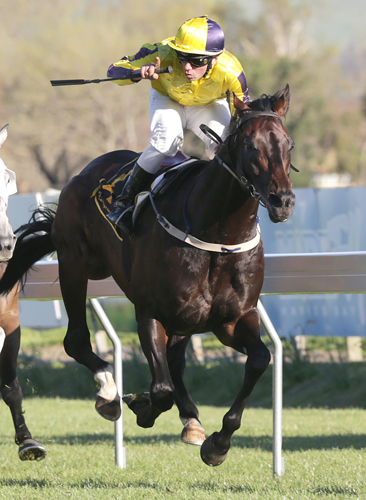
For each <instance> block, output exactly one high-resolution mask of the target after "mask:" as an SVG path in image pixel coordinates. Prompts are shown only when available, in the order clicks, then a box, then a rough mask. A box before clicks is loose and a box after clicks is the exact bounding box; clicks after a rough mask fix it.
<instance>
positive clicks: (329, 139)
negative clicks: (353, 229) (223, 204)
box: [0, 0, 366, 192]
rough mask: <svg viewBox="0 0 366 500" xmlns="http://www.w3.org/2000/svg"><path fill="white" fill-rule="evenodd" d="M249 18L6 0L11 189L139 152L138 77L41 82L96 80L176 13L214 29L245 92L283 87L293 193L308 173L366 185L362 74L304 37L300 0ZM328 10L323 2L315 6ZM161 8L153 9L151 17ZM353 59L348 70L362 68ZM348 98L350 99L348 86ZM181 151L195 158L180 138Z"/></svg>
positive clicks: (193, 5)
mask: <svg viewBox="0 0 366 500" xmlns="http://www.w3.org/2000/svg"><path fill="white" fill-rule="evenodd" d="M261 5H262V9H261V11H259V12H258V15H256V16H253V15H249V11H248V7H249V4H243V3H242V2H238V3H237V4H236V3H235V2H234V1H231V0H225V1H221V2H218V1H215V0H211V1H210V0H200V1H199V2H194V1H193V0H187V1H186V2H185V4H184V13H183V14H182V8H181V5H180V4H179V3H173V2H170V3H167V2H165V1H164V0H157V1H155V2H153V3H151V2H150V3H149V4H148V8H147V4H146V1H145V0H136V1H135V2H132V3H131V2H120V1H117V0H53V1H52V2H47V1H46V0H37V1H35V0H12V2H7V8H6V9H2V13H1V16H0V32H1V44H0V60H1V65H0V81H1V85H0V108H1V116H0V117H1V124H2V125H3V124H5V123H7V122H9V123H10V129H9V139H8V141H7V143H6V147H4V149H3V150H2V157H3V159H4V161H5V162H6V163H7V164H8V166H9V167H10V168H12V169H14V170H16V172H17V174H18V185H19V190H20V191H21V192H28V191H39V190H44V189H46V188H47V187H56V188H60V187H62V186H63V185H64V184H65V183H66V182H67V180H68V179H69V178H70V177H71V176H72V175H74V174H75V173H77V172H79V171H80V170H81V169H82V168H83V167H84V166H85V165H86V164H87V163H88V161H90V160H91V159H93V158H94V157H96V156H98V155H100V154H103V153H105V152H107V151H111V150H114V149H124V148H125V149H132V150H137V151H142V150H143V149H145V147H146V145H147V141H148V138H149V122H148V93H149V88H150V86H149V84H148V82H140V83H139V84H138V85H133V86H129V87H124V88H119V87H118V86H117V85H115V84H112V83H103V84H99V85H94V84H93V85H85V86H80V87H75V86H74V87H58V88H54V87H51V85H50V83H49V81H50V80H51V79H64V78H85V79H89V78H103V77H104V76H105V74H106V71H107V68H108V66H109V65H110V64H111V63H112V62H115V61H116V60H118V59H119V58H120V57H121V56H123V55H126V54H128V55H130V54H134V53H135V52H136V51H137V50H138V49H139V47H140V46H141V45H142V44H143V43H145V42H156V41H160V40H162V39H164V38H166V37H168V36H173V35H175V33H176V31H177V28H178V27H179V25H180V24H181V23H182V22H184V21H185V19H186V18H189V17H193V16H198V15H202V14H207V15H209V16H210V17H212V18H214V19H215V20H217V21H218V22H219V23H220V24H221V25H222V27H223V28H224V30H225V32H226V40H227V41H226V46H227V49H228V50H229V51H231V52H232V53H234V54H235V55H236V56H237V57H238V58H239V59H240V60H241V62H242V64H243V67H244V70H245V73H246V75H247V80H248V85H249V89H250V94H251V97H252V98H253V99H254V98H257V97H259V96H260V95H261V94H263V93H267V94H272V93H274V92H276V91H277V90H279V89H280V88H283V87H284V86H285V84H286V83H287V82H288V83H289V84H290V86H291V89H292V104H291V108H290V112H289V114H288V118H287V120H286V126H287V128H288V129H289V131H290V133H291V134H292V135H293V137H294V139H295V142H296V149H295V151H294V156H293V158H294V163H295V164H296V165H297V167H298V168H300V170H301V172H300V174H299V175H296V176H293V180H294V184H295V187H298V186H305V185H309V184H311V182H312V178H313V174H314V173H317V174H322V173H329V172H338V173H342V172H349V173H350V174H351V176H352V180H353V182H354V183H362V182H364V181H365V179H366V174H365V171H366V164H365V163H366V155H365V154H364V153H365V151H366V148H365V147H364V146H363V144H364V142H365V125H364V98H362V90H361V94H360V90H359V89H360V85H361V87H362V83H360V82H362V78H361V79H360V78H359V76H360V73H359V72H358V73H357V71H356V69H355V68H353V71H348V68H346V66H345V65H346V64H348V65H349V64H350V59H349V58H348V59H346V60H344V61H343V63H344V64H343V63H342V60H343V59H342V57H344V54H341V53H340V52H339V50H338V48H337V45H336V44H335V45H332V46H330V45H329V44H325V43H324V44H322V43H320V42H319V39H318V40H317V41H315V40H314V39H313V37H312V32H311V30H310V27H311V22H312V20H313V19H314V12H313V8H312V3H311V2H310V1H308V0H299V1H298V2H292V1H291V0H262V2H261ZM327 8H328V9H329V11H330V10H331V5H329V6H328V7H327V6H325V7H324V11H325V13H326V9H327ZM162 13H163V14H162ZM361 63H362V61H359V67H362V64H361ZM356 87H357V89H358V90H357V92H358V94H357V92H356V94H355V92H354V91H355V88H356ZM184 150H185V152H187V153H188V154H189V153H191V154H201V155H203V149H202V148H201V144H200V142H199V141H197V140H195V138H194V137H192V136H191V135H187V138H186V142H185V146H184Z"/></svg>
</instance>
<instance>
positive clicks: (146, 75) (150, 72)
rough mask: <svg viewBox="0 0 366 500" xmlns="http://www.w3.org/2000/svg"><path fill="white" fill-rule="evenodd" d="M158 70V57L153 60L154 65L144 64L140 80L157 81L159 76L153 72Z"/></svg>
mask: <svg viewBox="0 0 366 500" xmlns="http://www.w3.org/2000/svg"><path fill="white" fill-rule="evenodd" d="M158 68H160V57H157V58H156V59H155V64H152V63H151V64H145V65H144V66H141V68H140V71H141V78H142V79H144V80H157V79H158V78H159V75H158V74H157V73H155V70H157V69H158Z"/></svg>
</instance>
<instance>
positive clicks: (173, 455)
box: [0, 398, 366, 500]
mask: <svg viewBox="0 0 366 500" xmlns="http://www.w3.org/2000/svg"><path fill="white" fill-rule="evenodd" d="M24 409H25V410H26V418H27V423H28V425H29V427H30V428H31V430H32V432H33V435H34V437H35V438H36V439H38V440H39V441H40V442H41V443H42V444H44V445H45V446H46V448H47V451H48V456H47V457H46V459H45V460H44V461H42V462H37V463H28V462H21V461H20V460H19V459H18V457H17V447H16V446H15V444H14V442H13V428H12V423H11V419H10V412H9V410H8V408H7V407H6V406H5V405H4V404H3V403H1V406H0V418H1V431H0V444H1V447H0V500H12V499H14V500H15V499H16V500H23V499H24V500H35V499H37V500H43V499H47V500H61V499H66V498H67V499H78V500H83V499H92V500H102V499H103V500H109V499H123V500H125V499H126V500H129V499H131V500H132V499H133V500H139V499H144V500H155V499H159V500H160V499H174V500H181V499H182V500H183V499H189V500H195V499H198V500H201V499H205V500H206V499H207V500H208V499H222V500H224V499H225V500H231V499H235V500H236V499H238V500H239V499H240V500H242V499H260V500H263V499H289V500H290V499H291V500H292V499H319V498H324V499H331V500H333V499H348V498H352V499H366V479H365V476H366V420H365V416H366V411H365V410H360V409H344V410H338V409H337V410H326V409H286V410H284V413H283V429H284V453H283V454H284V457H285V461H286V472H285V475H284V476H283V477H281V478H277V479H273V477H272V412H271V410H267V409H248V410H247V411H246V413H245V416H244V418H243V425H242V428H241V429H240V430H239V431H238V432H237V433H236V435H235V437H234V439H233V445H232V449H231V450H230V452H229V456H228V458H227V460H226V462H225V463H224V464H223V465H222V466H220V467H218V468H209V467H207V466H206V465H204V464H203V462H202V461H201V459H200V456H199V448H198V447H195V446H187V445H184V444H182V443H180V442H179V434H180V431H181V424H180V422H179V419H178V414H177V410H176V408H174V409H173V410H171V411H170V412H168V413H166V414H164V415H162V416H161V417H160V418H159V419H158V420H157V422H156V424H155V426H154V427H153V428H152V429H147V430H145V429H140V428H138V427H137V426H136V424H135V421H134V416H133V414H132V413H130V412H129V410H128V409H125V411H124V425H125V446H126V450H127V469H125V470H120V469H118V468H117V467H116V465H115V463H114V426H113V424H112V423H110V422H107V421H106V420H103V419H102V418H101V417H99V416H98V415H97V414H96V412H95V410H94V403H93V402H92V401H81V400H61V399H46V398H45V399H39V398H30V399H27V400H25V403H24ZM224 412H225V409H224V408H214V407H208V406H206V407H201V418H202V422H203V424H204V426H205V428H206V432H207V435H208V434H210V433H212V432H213V431H215V430H218V429H219V427H220V423H221V419H222V416H223V415H224Z"/></svg>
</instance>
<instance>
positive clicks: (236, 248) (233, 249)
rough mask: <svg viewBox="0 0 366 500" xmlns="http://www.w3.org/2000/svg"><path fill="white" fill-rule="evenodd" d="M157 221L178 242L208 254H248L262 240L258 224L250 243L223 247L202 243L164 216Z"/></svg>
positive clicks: (160, 216)
mask: <svg viewBox="0 0 366 500" xmlns="http://www.w3.org/2000/svg"><path fill="white" fill-rule="evenodd" d="M157 219H158V221H159V223H160V224H161V225H162V227H163V228H164V229H165V231H167V232H168V233H169V234H171V235H172V236H174V237H175V238H177V239H178V240H181V241H184V242H185V243H188V245H192V246H193V247H196V248H199V249H201V250H207V251H208V252H218V253H241V252H248V250H252V249H253V248H255V247H256V246H257V245H258V243H259V242H260V239H261V232H260V227H259V224H257V234H256V235H255V236H254V238H252V239H251V240H249V241H246V242H244V243H239V244H238V245H221V244H219V243H207V242H205V241H201V240H199V239H198V238H195V237H194V236H192V235H191V234H187V233H184V232H183V231H181V230H180V229H178V228H176V227H175V226H173V224H171V223H170V222H169V221H167V220H166V218H165V217H163V216H162V215H160V214H159V215H158V216H157Z"/></svg>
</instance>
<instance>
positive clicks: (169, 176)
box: [92, 151, 202, 240]
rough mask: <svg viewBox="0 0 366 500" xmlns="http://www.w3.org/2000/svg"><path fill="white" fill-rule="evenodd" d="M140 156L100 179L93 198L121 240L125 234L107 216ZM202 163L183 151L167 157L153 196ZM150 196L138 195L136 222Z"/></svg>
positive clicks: (153, 190)
mask: <svg viewBox="0 0 366 500" xmlns="http://www.w3.org/2000/svg"><path fill="white" fill-rule="evenodd" d="M139 156H140V154H136V158H134V159H133V160H132V161H130V162H129V163H127V164H126V165H123V166H117V167H116V169H114V170H111V171H109V172H108V176H106V177H103V178H102V179H100V181H99V184H98V186H97V188H96V189H95V190H94V192H93V194H92V198H94V201H95V203H96V205H97V207H98V210H99V212H100V213H101V214H102V215H103V217H104V218H105V219H106V220H107V221H108V222H109V224H110V225H111V227H112V228H113V230H114V232H115V234H116V236H117V237H118V238H119V239H120V240H123V239H124V237H123V234H122V233H120V230H119V229H118V228H117V227H116V226H115V225H114V224H112V223H111V222H110V221H109V220H108V219H107V214H109V213H111V212H113V210H114V208H113V205H114V201H115V199H116V197H117V196H118V195H119V194H120V193H121V191H122V188H123V186H124V183H125V182H126V179H127V178H128V176H129V175H130V173H131V172H132V168H133V166H134V164H135V162H136V160H137V159H138V158H139ZM201 163H202V161H201V160H197V159H195V158H191V157H189V156H187V155H185V154H184V153H182V152H181V151H178V153H177V154H176V155H175V156H174V157H166V158H165V159H164V162H163V163H162V166H163V173H162V174H160V175H158V176H157V177H156V179H155V180H154V181H153V183H152V188H151V189H152V193H153V195H154V196H155V195H157V194H159V195H160V194H163V193H164V192H165V191H166V190H167V189H168V187H169V186H170V185H171V184H172V183H173V182H175V181H176V180H177V179H179V180H180V181H181V180H182V179H183V178H184V177H185V176H186V175H188V173H189V172H190V170H191V169H192V168H194V167H195V166H197V165H198V164H201ZM177 185H179V184H177ZM148 194H149V193H148V192H143V193H140V194H139V195H137V199H136V205H135V209H134V213H133V221H134V222H135V220H136V218H137V216H138V214H139V212H140V210H141V207H142V206H143V204H144V203H145V201H146V200H147V198H148Z"/></svg>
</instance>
